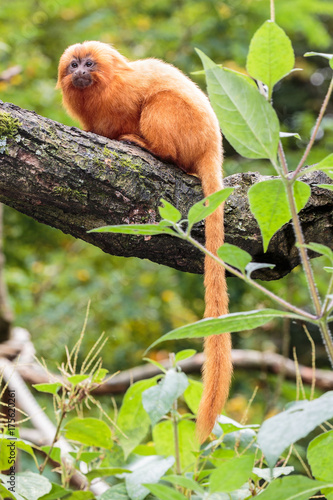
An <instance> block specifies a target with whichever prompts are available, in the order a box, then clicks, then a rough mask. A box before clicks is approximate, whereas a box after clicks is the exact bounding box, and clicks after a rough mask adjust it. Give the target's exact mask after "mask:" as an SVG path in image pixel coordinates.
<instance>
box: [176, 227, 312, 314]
mask: <svg viewBox="0 0 333 500" xmlns="http://www.w3.org/2000/svg"><path fill="white" fill-rule="evenodd" d="M186 240H187V241H189V242H190V243H192V245H194V246H195V247H197V248H198V249H199V250H201V251H202V252H203V253H205V254H206V255H209V256H210V257H211V258H212V259H214V260H215V261H216V262H218V263H219V264H220V265H222V266H223V267H224V268H225V269H226V270H227V271H228V272H230V273H231V274H234V275H235V276H237V277H238V278H240V279H241V280H243V281H245V282H246V283H248V284H249V285H251V286H253V287H254V288H257V290H260V291H261V292H263V293H264V294H265V295H267V296H268V297H270V298H271V299H272V300H273V301H274V302H277V303H278V304H280V305H281V306H282V307H284V308H285V309H288V310H289V311H292V312H294V313H295V314H299V315H300V316H303V317H304V318H306V319H307V320H308V321H311V322H312V323H317V321H316V320H317V317H316V316H314V315H313V314H310V313H308V312H306V311H303V309H299V308H298V307H296V306H293V305H292V304H290V303H289V302H287V301H286V300H284V299H281V298H280V297H279V296H278V295H275V294H274V293H273V292H271V291H270V290H267V288H265V287H263V286H262V285H260V284H259V283H256V282H255V281H254V280H253V279H251V278H248V277H247V276H245V275H244V274H242V273H241V272H240V271H237V269H234V268H233V267H231V266H229V265H228V264H226V263H225V262H223V260H221V259H219V258H218V257H216V255H214V254H213V253H211V252H210V251H209V250H207V249H206V248H205V247H204V246H203V245H201V244H200V243H199V242H198V241H196V240H195V239H194V238H192V236H187V237H186Z"/></svg>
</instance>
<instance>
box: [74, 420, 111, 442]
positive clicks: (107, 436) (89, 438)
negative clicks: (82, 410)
mask: <svg viewBox="0 0 333 500" xmlns="http://www.w3.org/2000/svg"><path fill="white" fill-rule="evenodd" d="M64 428H65V431H66V438H67V439H71V440H73V441H78V442H79V443H82V444H85V445H87V446H98V447H100V448H107V449H110V448H111V447H112V444H113V442H112V438H111V430H110V427H109V426H108V425H107V424H106V423H105V422H103V420H99V419H98V418H79V417H75V418H72V420H69V421H68V422H67V423H66V425H65V427H64Z"/></svg>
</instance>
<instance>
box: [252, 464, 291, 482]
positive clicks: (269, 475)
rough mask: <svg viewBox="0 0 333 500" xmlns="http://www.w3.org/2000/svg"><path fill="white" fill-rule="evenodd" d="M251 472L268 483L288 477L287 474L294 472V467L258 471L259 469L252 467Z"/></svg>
mask: <svg viewBox="0 0 333 500" xmlns="http://www.w3.org/2000/svg"><path fill="white" fill-rule="evenodd" d="M252 472H253V473H254V474H256V476H258V477H261V478H262V479H264V480H265V481H267V482H268V483H270V482H271V481H273V480H274V479H276V478H278V477H280V476H288V474H291V473H292V472H294V467H292V466H287V467H273V469H259V467H253V471H252Z"/></svg>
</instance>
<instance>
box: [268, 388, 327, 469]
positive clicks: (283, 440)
mask: <svg viewBox="0 0 333 500" xmlns="http://www.w3.org/2000/svg"><path fill="white" fill-rule="evenodd" d="M332 417H333V391H330V392H327V393H326V394H324V395H323V396H321V397H320V398H318V399H315V400H314V401H299V402H297V403H295V404H293V405H292V406H291V407H289V408H288V409H287V410H285V411H284V412H282V413H279V414H278V415H275V416H274V417H271V418H269V419H267V420H265V422H264V423H263V424H262V426H261V428H260V430H259V433H258V444H259V446H260V447H261V449H262V451H263V453H264V455H265V457H266V461H267V464H268V465H269V467H274V465H275V463H276V461H277V460H278V458H279V457H280V455H281V454H282V453H283V451H284V450H285V449H286V448H287V447H288V446H290V445H291V444H292V443H295V442H296V441H298V440H299V439H301V438H302V437H305V436H307V435H308V434H309V432H311V431H312V430H313V429H315V428H316V427H317V426H318V425H320V424H322V423H323V422H325V420H329V419H330V418H332Z"/></svg>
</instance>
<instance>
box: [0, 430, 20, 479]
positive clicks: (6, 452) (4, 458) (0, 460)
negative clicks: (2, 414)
mask: <svg viewBox="0 0 333 500" xmlns="http://www.w3.org/2000/svg"><path fill="white" fill-rule="evenodd" d="M16 455H17V447H16V439H13V438H12V437H10V436H9V435H6V434H5V435H3V434H0V471H1V470H7V469H9V468H10V467H11V466H13V465H15V461H16Z"/></svg>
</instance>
